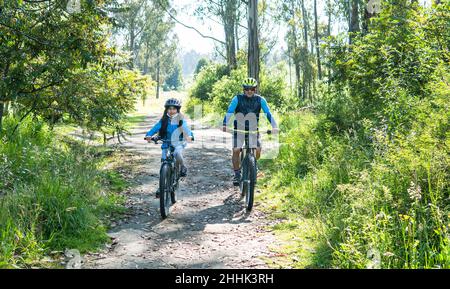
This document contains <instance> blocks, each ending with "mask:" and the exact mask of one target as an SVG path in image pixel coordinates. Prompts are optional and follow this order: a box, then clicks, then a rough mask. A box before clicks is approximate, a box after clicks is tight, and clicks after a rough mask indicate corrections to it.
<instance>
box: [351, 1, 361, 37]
mask: <svg viewBox="0 0 450 289" xmlns="http://www.w3.org/2000/svg"><path fill="white" fill-rule="evenodd" d="M358 31H359V6H358V0H352V7H351V14H350V27H349V32H350V36H349V43H350V44H352V43H353V39H354V37H355V35H354V33H356V32H358Z"/></svg>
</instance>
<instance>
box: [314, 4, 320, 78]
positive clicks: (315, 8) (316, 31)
mask: <svg viewBox="0 0 450 289" xmlns="http://www.w3.org/2000/svg"><path fill="white" fill-rule="evenodd" d="M314 20H315V21H314V32H315V36H316V55H317V73H318V75H319V80H322V67H321V64H320V47H319V28H318V23H317V22H318V20H317V0H314Z"/></svg>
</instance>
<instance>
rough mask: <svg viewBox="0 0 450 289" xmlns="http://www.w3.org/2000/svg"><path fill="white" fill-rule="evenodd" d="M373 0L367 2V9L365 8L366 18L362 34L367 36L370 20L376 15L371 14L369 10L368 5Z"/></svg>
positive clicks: (363, 22)
mask: <svg viewBox="0 0 450 289" xmlns="http://www.w3.org/2000/svg"><path fill="white" fill-rule="evenodd" d="M370 1H371V0H367V3H366V7H365V8H364V18H363V21H362V33H363V34H367V33H368V32H369V21H370V18H372V17H373V16H374V15H375V12H374V11H373V12H372V13H370V12H369V10H368V9H367V5H368V4H369V2H370Z"/></svg>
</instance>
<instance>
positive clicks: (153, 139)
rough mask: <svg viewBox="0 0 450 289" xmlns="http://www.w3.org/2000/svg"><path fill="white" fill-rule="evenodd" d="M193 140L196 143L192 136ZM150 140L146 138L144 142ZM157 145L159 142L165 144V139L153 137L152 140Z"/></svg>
mask: <svg viewBox="0 0 450 289" xmlns="http://www.w3.org/2000/svg"><path fill="white" fill-rule="evenodd" d="M191 138H192V141H194V140H195V139H194V136H192V137H191ZM147 139H148V137H145V138H144V140H147ZM150 139H151V140H152V141H153V142H154V143H155V144H158V142H159V141H161V140H162V141H163V142H165V140H163V138H162V137H160V136H157V137H152V138H150ZM167 142H169V141H167Z"/></svg>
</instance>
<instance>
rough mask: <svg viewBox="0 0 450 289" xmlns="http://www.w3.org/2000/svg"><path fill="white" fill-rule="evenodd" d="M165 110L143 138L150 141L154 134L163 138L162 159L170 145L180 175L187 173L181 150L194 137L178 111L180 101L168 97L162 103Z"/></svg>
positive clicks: (183, 175)
mask: <svg viewBox="0 0 450 289" xmlns="http://www.w3.org/2000/svg"><path fill="white" fill-rule="evenodd" d="M164 107H165V110H164V114H163V116H162V118H161V119H160V120H159V122H158V123H157V124H156V125H155V126H154V127H153V128H152V129H151V130H150V131H149V132H148V133H147V134H146V135H145V139H146V140H147V141H148V142H151V141H152V140H153V139H155V137H156V136H155V134H156V133H158V135H159V136H160V137H161V138H162V139H163V140H164V142H163V145H162V146H161V149H162V160H164V159H165V158H166V155H167V150H168V149H169V146H170V145H173V146H174V147H175V152H174V157H175V159H176V161H177V163H178V164H179V165H180V167H181V170H180V176H181V177H185V176H186V175H187V168H186V166H185V164H184V159H183V150H184V148H185V147H186V141H188V142H191V141H192V140H193V138H194V135H193V133H192V131H191V130H190V129H189V127H188V125H187V123H186V121H185V120H184V118H183V115H182V114H181V113H180V109H181V101H179V100H178V99H176V98H171V99H168V100H167V101H166V103H165V105H164Z"/></svg>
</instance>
